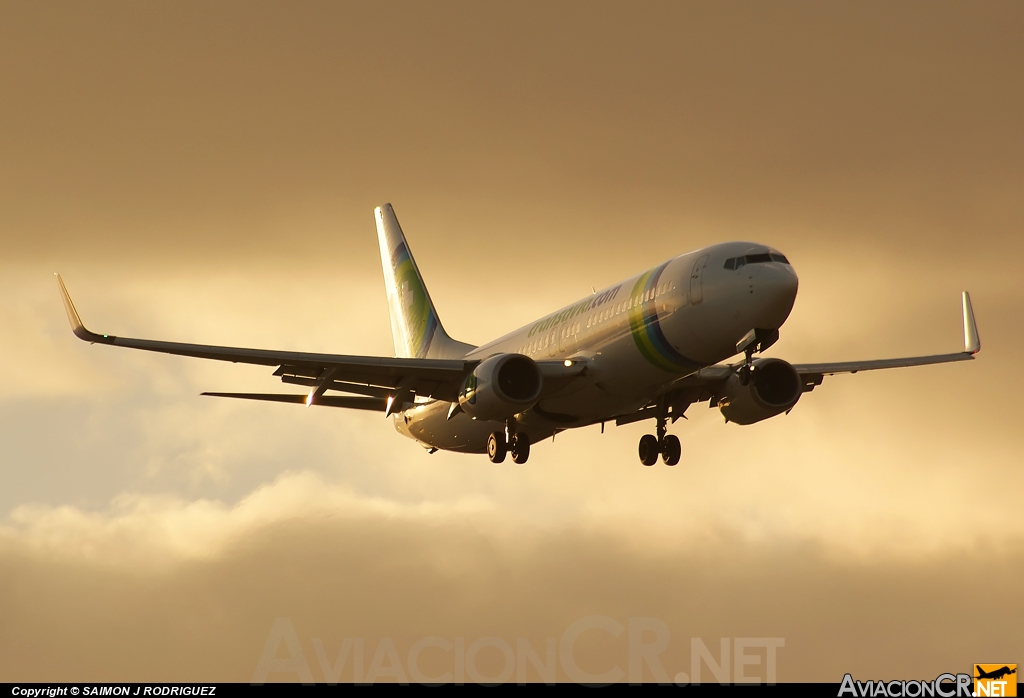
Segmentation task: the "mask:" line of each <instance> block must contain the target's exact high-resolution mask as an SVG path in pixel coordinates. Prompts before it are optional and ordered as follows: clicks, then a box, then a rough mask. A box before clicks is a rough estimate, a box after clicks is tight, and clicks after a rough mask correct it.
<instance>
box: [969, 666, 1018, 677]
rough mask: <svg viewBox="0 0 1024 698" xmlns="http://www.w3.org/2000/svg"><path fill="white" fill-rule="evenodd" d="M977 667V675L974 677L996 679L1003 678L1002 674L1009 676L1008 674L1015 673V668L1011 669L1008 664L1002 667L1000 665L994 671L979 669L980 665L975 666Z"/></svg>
mask: <svg viewBox="0 0 1024 698" xmlns="http://www.w3.org/2000/svg"><path fill="white" fill-rule="evenodd" d="M977 669H978V675H977V676H975V677H974V678H976V679H994V680H997V679H1001V678H1003V677H1004V676H1009V675H1010V674H1016V673H1017V670H1016V669H1011V668H1010V667H1008V666H1004V667H1002V668H1000V669H996V670H994V671H984V670H982V669H981V667H977Z"/></svg>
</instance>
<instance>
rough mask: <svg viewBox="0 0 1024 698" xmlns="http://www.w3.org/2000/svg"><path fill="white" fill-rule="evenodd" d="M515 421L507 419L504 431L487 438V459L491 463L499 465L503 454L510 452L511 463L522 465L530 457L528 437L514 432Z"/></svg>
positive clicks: (492, 433) (503, 457) (503, 458)
mask: <svg viewBox="0 0 1024 698" xmlns="http://www.w3.org/2000/svg"><path fill="white" fill-rule="evenodd" d="M515 427H516V420H515V419H509V420H508V421H507V422H506V423H505V430H504V431H494V432H491V435H490V436H488V437H487V457H488V458H490V460H491V462H492V463H501V462H502V461H504V460H505V454H506V453H508V452H509V451H511V452H512V460H513V462H515V463H517V464H519V465H522V464H523V463H525V462H526V461H527V460H528V459H529V457H530V437H529V436H528V435H527V434H520V433H518V432H517V431H516V428H515Z"/></svg>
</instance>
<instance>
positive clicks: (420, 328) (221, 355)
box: [56, 204, 981, 466]
mask: <svg viewBox="0 0 1024 698" xmlns="http://www.w3.org/2000/svg"><path fill="white" fill-rule="evenodd" d="M374 218H375V220H376V226H377V238H378V242H379V243H380V256H381V264H382V267H383V271H384V283H385V288H386V291H387V299H388V308H389V310H390V315H391V329H392V335H393V339H394V344H395V356H394V357H377V356H351V355H345V354H316V353H306V352H293V351H273V350H265V349H245V348H235V347H222V346H208V345H202V344H184V343H180V342H164V341H154V340H146V339H130V338H126V337H118V336H114V335H107V334H97V333H94V332H91V331H89V330H87V329H86V328H85V326H84V325H83V324H82V321H81V319H80V318H79V315H78V312H77V311H76V310H75V306H74V304H73V303H72V302H71V297H70V295H69V294H68V291H67V288H66V287H65V285H64V282H63V280H62V279H61V278H60V275H59V274H58V275H56V276H57V283H58V286H59V288H60V292H61V296H62V298H63V301H64V307H65V310H66V312H67V316H68V320H69V322H70V323H71V328H72V331H73V332H74V334H75V335H76V336H78V337H79V338H80V339H82V340H85V341H87V342H91V343H94V344H110V345H113V346H120V347H128V348H132V349H142V350H145V351H154V352H162V353H166V354H176V355H180V356H192V357H198V358H203V359H214V360H218V361H231V362H234V363H247V364H258V365H263V366H268V367H269V366H273V367H275V370H274V373H273V375H274V376H277V377H279V378H280V379H281V381H282V382H283V383H286V384H288V385H295V386H301V387H302V388H304V389H306V390H307V391H308V392H306V393H304V394H280V393H226V392H204V393H202V394H203V395H208V396H215V397H225V398H237V399H245V400H260V401H269V402H282V403H292V404H304V405H306V406H307V407H308V406H313V405H316V406H323V407H343V408H350V409H360V410H372V411H377V412H383V413H384V416H385V417H387V418H390V419H392V420H393V422H394V426H395V427H396V429H397V430H398V431H399V432H400V433H401V434H403V435H405V436H407V437H410V438H412V439H414V440H415V441H417V442H418V443H419V444H420V445H422V446H423V447H424V448H426V449H427V450H428V452H429V453H434V452H435V451H437V450H438V449H444V450H448V451H456V452H462V453H486V454H487V455H488V457H489V459H490V460H491V461H492V462H494V463H501V462H503V461H504V459H505V456H506V454H511V456H512V460H513V461H514V462H515V463H519V464H522V463H525V462H526V461H527V459H528V458H529V456H530V448H531V444H536V443H538V442H540V441H542V440H543V439H546V438H548V437H552V438H554V435H555V434H556V433H558V432H561V431H564V430H566V429H573V428H578V427H585V426H590V425H596V424H600V425H601V430H602V432H603V431H604V425H605V424H606V423H609V422H611V423H614V424H615V425H623V424H631V423H634V422H640V421H645V420H653V422H654V434H645V435H644V436H643V437H641V439H640V443H639V447H638V454H639V457H640V461H641V462H642V463H643V464H644V465H646V466H650V465H654V464H655V463H656V462H657V460H658V457H659V456H660V457H661V459H662V461H663V462H664V463H665V464H666V465H670V466H671V465H676V464H677V463H678V462H679V460H680V458H681V457H682V447H681V444H680V441H679V438H678V437H676V436H674V435H672V434H668V425H669V424H674V423H675V422H676V420H678V419H679V418H680V417H683V416H684V413H685V412H686V410H687V408H688V407H689V406H690V405H692V404H695V403H701V402H707V403H708V404H709V407H711V408H715V407H717V408H718V409H719V410H720V411H721V413H722V414H723V415H724V417H725V421H726V422H732V423H734V424H740V425H747V424H754V423H755V422H760V421H762V420H765V419H768V418H770V417H774V416H776V415H779V414H783V413H787V414H788V413H789V411H790V410H792V409H793V407H794V406H795V405H796V404H797V402H798V401H799V400H800V398H801V396H802V395H803V394H804V393H806V392H810V391H811V390H813V389H814V388H815V387H816V386H819V385H820V384H821V383H822V381H823V380H824V377H825V376H829V375H833V374H841V373H857V372H858V371H870V370H876V369H886V368H898V367H906V366H923V365H928V364H939V363H946V362H952V361H965V360H971V359H973V358H974V356H975V355H976V354H977V353H978V351H980V349H981V342H980V340H979V338H978V330H977V327H976V325H975V320H974V311H973V310H972V308H971V300H970V296H969V295H968V293H967V292H966V291H965V292H963V295H962V306H963V323H964V349H963V351H961V352H956V353H951V354H937V355H929V356H914V357H908V358H897V359H880V360H869V361H846V362H838V363H817V364H791V363H789V362H787V361H784V360H783V359H779V358H774V357H765V356H755V355H759V354H762V352H764V351H765V350H766V349H768V348H769V347H770V346H772V345H773V344H774V343H775V342H776V341H777V340H778V338H779V328H781V327H782V325H783V323H784V322H785V321H786V319H787V318H788V317H789V314H790V311H791V310H792V308H793V304H794V302H795V300H796V295H797V287H798V279H797V275H796V272H795V271H794V269H793V266H792V265H791V264H790V262H789V260H788V259H787V258H786V257H785V255H783V254H782V253H781V252H779V251H778V250H776V249H774V248H772V247H769V246H767V245H762V244H758V243H752V242H726V243H721V244H716V245H712V246H710V247H705V248H702V249H699V250H696V251H693V252H688V253H686V254H682V255H679V256H677V257H673V258H672V259H669V260H667V261H665V262H662V263H661V264H659V265H657V266H654V267H652V268H650V269H647V270H645V271H643V272H641V273H640V274H636V275H634V276H631V277H629V278H628V279H625V280H623V281H621V282H619V283H616V284H613V285H611V286H608V287H607V288H604V289H601V290H600V291H597V290H595V291H594V292H593V293H591V294H590V295H588V296H587V297H585V298H582V299H581V300H579V301H577V302H575V303H572V304H571V305H568V306H566V307H564V308H561V309H559V310H557V311H555V312H553V313H550V314H548V315H545V316H544V317H542V318H540V319H538V320H537V321H536V322H533V323H530V324H528V325H525V326H523V327H521V328H519V329H517V330H514V331H512V332H510V333H508V334H506V335H505V336H503V337H500V338H498V339H495V340H494V341H491V342H488V343H487V344H483V345H481V346H474V345H472V344H467V343H465V342H460V341H457V340H455V339H452V338H451V337H450V336H449V335H448V333H447V332H446V331H445V329H444V327H443V325H442V324H441V320H440V317H439V315H438V313H437V310H436V308H435V307H434V303H433V301H431V299H430V294H429V293H428V292H427V287H426V285H425V284H424V281H423V277H422V275H421V274H420V271H419V268H418V267H417V265H416V261H415V259H414V258H413V256H412V252H411V251H410V249H409V245H408V243H407V242H406V239H405V235H404V233H403V232H402V228H401V226H400V225H399V223H398V219H397V217H396V216H395V212H394V210H393V208H392V207H391V205H390V204H385V205H384V206H380V207H378V208H376V209H374ZM740 355H742V359H740V360H739V361H735V362H733V363H727V361H728V360H730V359H732V358H733V357H738V356H740Z"/></svg>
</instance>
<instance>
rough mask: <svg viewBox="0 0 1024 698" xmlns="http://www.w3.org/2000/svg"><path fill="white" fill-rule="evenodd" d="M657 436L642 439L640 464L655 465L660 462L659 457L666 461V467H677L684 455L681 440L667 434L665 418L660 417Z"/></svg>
mask: <svg viewBox="0 0 1024 698" xmlns="http://www.w3.org/2000/svg"><path fill="white" fill-rule="evenodd" d="M656 431H657V436H654V435H652V434H644V435H643V436H641V437H640V448H639V451H640V462H641V463H643V464H644V465H654V464H655V463H656V462H657V461H658V455H659V454H660V455H661V459H662V460H663V461H665V465H675V464H676V463H678V462H679V458H680V456H681V455H682V453H683V447H682V446H681V445H680V443H679V438H678V437H676V436H673V435H672V434H666V433H665V431H666V427H665V418H664V417H658V424H657V429H656Z"/></svg>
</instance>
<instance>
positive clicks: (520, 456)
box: [512, 434, 530, 465]
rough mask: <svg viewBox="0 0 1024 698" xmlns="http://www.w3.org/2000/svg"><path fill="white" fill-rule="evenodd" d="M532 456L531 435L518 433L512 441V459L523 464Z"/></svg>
mask: <svg viewBox="0 0 1024 698" xmlns="http://www.w3.org/2000/svg"><path fill="white" fill-rule="evenodd" d="M529 457H530V437H529V436H527V435H526V434H516V435H515V438H514V440H513V441H512V460H513V461H515V462H516V463H518V464H519V465H522V464H523V463H525V462H526V461H527V460H528V459H529Z"/></svg>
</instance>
